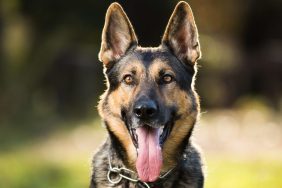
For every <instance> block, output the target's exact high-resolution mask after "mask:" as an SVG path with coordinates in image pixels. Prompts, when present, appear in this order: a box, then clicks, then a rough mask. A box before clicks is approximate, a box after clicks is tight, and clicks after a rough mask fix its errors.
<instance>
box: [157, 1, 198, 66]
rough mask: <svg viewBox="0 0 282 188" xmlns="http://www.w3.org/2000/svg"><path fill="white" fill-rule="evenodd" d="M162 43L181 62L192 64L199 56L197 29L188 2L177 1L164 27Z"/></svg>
mask: <svg viewBox="0 0 282 188" xmlns="http://www.w3.org/2000/svg"><path fill="white" fill-rule="evenodd" d="M162 44H164V45H166V46H168V47H169V48H170V49H171V50H172V52H173V53H174V54H175V55H176V56H177V57H178V58H179V59H180V60H181V61H183V62H185V63H190V64H192V65H194V63H195V62H196V61H197V59H199V58H200V56H201V51H200V44H199V39H198V30H197V27H196V24H195V21H194V17H193V13H192V10H191V8H190V6H189V5H188V3H186V2H184V1H181V2H179V3H178V4H177V5H176V7H175V9H174V11H173V13H172V15H171V17H170V19H169V22H168V25H167V27H166V31H165V33H164V36H163V39H162Z"/></svg>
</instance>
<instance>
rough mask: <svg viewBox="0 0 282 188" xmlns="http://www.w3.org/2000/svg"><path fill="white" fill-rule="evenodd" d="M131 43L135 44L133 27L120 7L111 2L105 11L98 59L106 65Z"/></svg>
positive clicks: (114, 59) (124, 51)
mask: <svg viewBox="0 0 282 188" xmlns="http://www.w3.org/2000/svg"><path fill="white" fill-rule="evenodd" d="M133 45H137V37H136V35H135V32H134V29H133V27H132V25H131V23H130V21H129V19H128V17H127V15H126V14H125V12H124V11H123V9H122V7H121V6H120V5H119V4H118V3H112V4H111V5H110V6H109V8H108V10H107V13H106V18H105V25H104V28H103V33H102V43H101V49H100V52H99V60H100V61H102V62H103V63H104V65H105V66H106V67H108V65H109V64H110V62H114V61H117V60H118V59H120V57H121V56H123V55H124V54H125V53H126V51H127V50H128V48H130V47H131V46H133Z"/></svg>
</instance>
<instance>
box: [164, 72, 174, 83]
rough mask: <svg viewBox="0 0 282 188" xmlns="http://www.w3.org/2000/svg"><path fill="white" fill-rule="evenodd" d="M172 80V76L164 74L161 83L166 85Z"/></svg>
mask: <svg viewBox="0 0 282 188" xmlns="http://www.w3.org/2000/svg"><path fill="white" fill-rule="evenodd" d="M172 79H173V78H172V76H171V75H169V74H166V75H164V76H163V82H164V83H166V84H167V83H170V82H171V81H172Z"/></svg>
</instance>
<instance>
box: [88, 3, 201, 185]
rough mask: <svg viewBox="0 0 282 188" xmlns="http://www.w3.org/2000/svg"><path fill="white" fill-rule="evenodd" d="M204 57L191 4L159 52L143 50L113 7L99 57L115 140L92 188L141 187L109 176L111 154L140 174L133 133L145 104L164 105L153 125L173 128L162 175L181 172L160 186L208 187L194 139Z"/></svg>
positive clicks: (180, 11)
mask: <svg viewBox="0 0 282 188" xmlns="http://www.w3.org/2000/svg"><path fill="white" fill-rule="evenodd" d="M200 56H201V52H200V45H199V40H198V31H197V28H196V25H195V22H194V18H193V14H192V11H191V8H190V6H189V5H188V4H187V3H186V2H183V1H182V2H179V3H178V4H177V6H176V8H175V10H174V12H173V14H172V16H171V18H170V20H169V23H168V26H167V27H166V30H165V33H164V35H163V38H162V41H161V45H160V46H159V47H156V48H143V47H140V46H138V41H137V37H136V35H135V32H134V29H133V27H132V25H131V23H130V21H129V19H128V18H127V16H126V14H125V12H124V11H123V9H122V7H121V6H120V5H119V4H117V3H113V4H112V5H111V6H110V7H109V9H108V11H107V14H106V20H105V26H104V29H103V34H102V44H101V50H100V53H99V58H100V60H101V61H102V62H103V64H104V73H105V76H106V79H107V86H108V89H107V90H106V91H105V93H104V94H103V95H102V96H101V100H100V102H99V107H98V109H99V114H100V115H101V117H102V119H103V121H104V124H105V127H106V128H107V130H108V133H109V137H108V139H107V141H106V142H105V143H104V145H103V146H102V147H101V148H100V149H99V151H98V152H97V153H96V154H95V156H94V159H93V174H92V180H91V188H94V187H97V188H103V187H139V185H138V184H135V183H132V182H129V181H127V180H124V179H123V180H122V181H121V183H120V184H118V185H115V186H114V185H112V184H110V182H108V180H107V172H108V168H109V162H108V155H110V156H111V158H112V163H113V164H114V165H115V166H124V167H126V168H129V169H132V170H136V169H135V162H136V157H137V151H136V147H135V145H134V143H133V140H132V135H131V134H130V131H129V130H130V129H131V128H132V126H135V125H136V123H134V122H136V121H137V122H139V121H141V120H140V119H138V118H136V117H134V113H133V108H134V105H136V103H138V102H140V100H141V101H144V100H145V101H146V100H147V101H148V100H150V101H153V102H154V103H156V104H157V106H158V113H157V115H156V117H155V118H154V119H150V120H149V121H150V122H149V123H148V125H150V126H151V127H158V126H160V125H163V124H169V126H171V131H170V134H169V135H168V136H167V138H166V139H165V140H164V143H163V144H162V155H163V166H162V169H161V172H162V173H164V172H166V171H168V170H169V169H171V168H173V167H175V166H176V167H175V170H174V171H173V172H172V173H171V174H170V175H169V176H168V177H167V178H166V179H165V180H163V181H161V182H160V183H158V184H157V185H155V187H158V188H160V187H164V188H169V187H187V188H201V187H203V184H204V175H203V170H202V162H201V157H200V154H199V152H198V151H197V149H196V148H195V147H194V146H193V144H192V142H191V139H190V136H191V133H192V130H193V127H194V125H195V123H196V121H197V119H198V116H199V111H200V106H199V100H198V96H197V93H196V92H195V90H194V81H195V75H196V72H197V67H196V61H197V60H198V59H199V58H200ZM128 75H129V78H128ZM167 75H169V78H168V77H165V76H167ZM125 79H129V80H125ZM166 79H168V81H169V82H166V81H167V80H166ZM170 79H172V80H170ZM127 82H129V83H130V84H128V83H127ZM137 124H138V123H137ZM152 184H154V183H152ZM152 187H154V186H152Z"/></svg>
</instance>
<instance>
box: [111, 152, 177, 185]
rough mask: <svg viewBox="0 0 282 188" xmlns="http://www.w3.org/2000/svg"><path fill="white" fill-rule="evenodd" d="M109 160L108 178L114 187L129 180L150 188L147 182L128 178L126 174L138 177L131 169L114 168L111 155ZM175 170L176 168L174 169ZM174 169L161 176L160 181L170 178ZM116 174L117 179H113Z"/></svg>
mask: <svg viewBox="0 0 282 188" xmlns="http://www.w3.org/2000/svg"><path fill="white" fill-rule="evenodd" d="M108 160H109V170H108V174H107V178H108V181H109V182H110V183H112V184H114V185H116V184H118V183H119V182H120V181H121V180H122V178H123V179H126V180H129V181H131V182H133V183H138V182H140V183H141V184H143V185H144V186H145V187H146V188H150V185H149V184H148V183H146V182H143V181H141V180H139V179H134V178H131V177H129V176H127V175H126V174H130V173H131V174H134V176H135V177H137V175H136V173H135V172H134V171H132V170H130V169H127V168H125V167H113V166H112V162H111V157H110V155H108ZM174 168H175V167H174ZM174 168H172V169H170V170H169V171H167V172H166V173H164V174H163V175H160V176H159V179H164V178H165V177H166V176H168V175H169V174H170V173H171V172H172V170H174ZM113 174H115V175H116V176H117V177H116V178H111V175H113Z"/></svg>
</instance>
